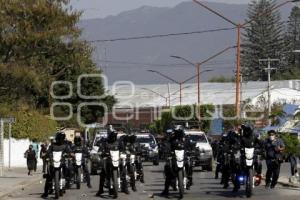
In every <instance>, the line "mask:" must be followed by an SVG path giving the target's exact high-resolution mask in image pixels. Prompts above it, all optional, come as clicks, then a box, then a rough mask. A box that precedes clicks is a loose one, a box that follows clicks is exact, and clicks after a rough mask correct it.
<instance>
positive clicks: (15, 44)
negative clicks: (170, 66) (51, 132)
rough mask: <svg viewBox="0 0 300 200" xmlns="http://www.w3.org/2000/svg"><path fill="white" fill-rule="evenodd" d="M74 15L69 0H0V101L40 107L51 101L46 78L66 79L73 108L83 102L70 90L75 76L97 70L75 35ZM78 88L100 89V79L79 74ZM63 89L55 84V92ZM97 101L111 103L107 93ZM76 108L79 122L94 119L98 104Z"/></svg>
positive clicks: (76, 14)
mask: <svg viewBox="0 0 300 200" xmlns="http://www.w3.org/2000/svg"><path fill="white" fill-rule="evenodd" d="M80 15H81V12H77V11H73V10H72V9H71V8H70V6H69V0H23V1H12V0H9V1H7V0H0V85H1V88H2V89H0V102H17V103H21V104H27V105H29V106H30V107H32V108H33V109H44V110H45V109H48V108H49V107H50V106H51V103H52V101H54V100H52V99H51V96H50V93H49V88H50V86H51V84H52V82H53V81H69V82H71V83H72V85H73V86H74V87H73V89H74V90H73V94H74V95H72V97H71V98H70V99H67V100H65V101H67V102H69V103H71V104H72V105H73V108H74V112H76V111H77V105H78V104H79V103H81V102H85V100H84V99H81V98H80V97H79V96H78V95H77V94H76V93H77V92H76V91H77V78H78V76H79V75H81V74H95V73H96V74H101V71H100V70H99V69H97V67H96V65H95V63H94V62H93V61H92V52H93V49H92V47H91V46H90V45H89V44H88V43H87V42H85V41H83V40H82V39H81V38H80V34H81V31H80V30H79V29H78V28H77V23H78V21H79V18H80ZM81 90H82V91H84V94H85V95H87V96H90V95H98V96H99V95H102V94H105V92H106V91H104V88H103V84H102V80H100V79H85V80H82V87H81ZM68 92H69V91H68V88H67V87H64V86H60V87H59V89H57V90H55V94H56V95H63V94H67V93H68ZM55 101H56V100H55ZM89 101H90V100H89ZM97 101H99V102H104V103H106V104H107V105H108V107H109V108H110V107H111V106H112V105H113V104H114V103H115V99H114V98H113V97H112V96H106V97H104V98H103V99H100V100H97ZM61 111H62V112H64V111H65V110H64V109H63V108H61ZM82 113H83V118H84V120H83V121H84V122H87V123H90V122H95V121H96V120H97V119H98V118H99V117H101V115H103V108H99V107H96V106H89V107H85V108H84V109H83V111H82Z"/></svg>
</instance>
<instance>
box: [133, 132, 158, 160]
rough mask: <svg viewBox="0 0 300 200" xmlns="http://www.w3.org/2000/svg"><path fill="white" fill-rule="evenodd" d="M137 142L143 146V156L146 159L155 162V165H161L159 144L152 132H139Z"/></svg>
mask: <svg viewBox="0 0 300 200" xmlns="http://www.w3.org/2000/svg"><path fill="white" fill-rule="evenodd" d="M136 136H137V139H136V140H137V142H138V143H139V144H140V145H141V147H142V152H143V154H142V157H143V159H144V160H145V161H151V162H153V165H159V156H158V155H159V154H158V145H157V142H156V140H155V137H154V136H153V135H152V134H147V133H138V134H136Z"/></svg>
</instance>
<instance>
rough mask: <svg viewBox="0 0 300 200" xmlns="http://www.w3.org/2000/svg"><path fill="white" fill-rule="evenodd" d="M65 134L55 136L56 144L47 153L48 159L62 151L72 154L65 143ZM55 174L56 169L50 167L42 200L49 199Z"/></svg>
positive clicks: (64, 171)
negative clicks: (43, 199)
mask: <svg viewBox="0 0 300 200" xmlns="http://www.w3.org/2000/svg"><path fill="white" fill-rule="evenodd" d="M65 138H66V136H65V134H64V133H62V132H58V133H57V134H56V136H55V142H53V143H52V144H51V145H50V146H49V148H48V150H47V153H46V157H47V158H50V157H51V155H52V153H53V152H54V151H62V152H63V154H70V149H69V147H68V145H66V143H65ZM53 172H54V168H53V166H49V167H48V170H47V174H45V178H46V181H45V187H44V193H43V194H42V198H47V197H48V194H49V190H51V188H52V179H53V176H54V175H53ZM63 173H66V170H65V169H64V170H63Z"/></svg>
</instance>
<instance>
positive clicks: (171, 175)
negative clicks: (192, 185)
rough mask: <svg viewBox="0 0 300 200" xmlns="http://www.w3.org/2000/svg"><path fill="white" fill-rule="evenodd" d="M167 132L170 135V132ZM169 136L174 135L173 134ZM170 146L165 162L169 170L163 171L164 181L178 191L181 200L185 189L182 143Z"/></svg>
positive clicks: (174, 143)
mask: <svg viewBox="0 0 300 200" xmlns="http://www.w3.org/2000/svg"><path fill="white" fill-rule="evenodd" d="M168 132H169V133H171V132H170V130H169V131H168ZM171 134H174V132H173V133H171ZM171 137H172V136H171ZM171 146H172V147H171V148H172V150H171V152H170V154H169V156H168V158H167V161H166V166H169V170H167V171H166V170H165V175H166V179H170V180H166V181H168V182H170V184H171V185H172V186H173V188H174V189H175V190H178V192H179V198H180V199H181V198H183V195H184V190H185V189H186V188H187V178H186V171H185V150H184V149H185V147H184V142H182V141H176V142H173V143H172V144H171ZM167 173H168V174H167ZM165 189H166V188H165Z"/></svg>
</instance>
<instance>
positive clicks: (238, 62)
mask: <svg viewBox="0 0 300 200" xmlns="http://www.w3.org/2000/svg"><path fill="white" fill-rule="evenodd" d="M193 1H194V2H195V3H197V4H198V5H200V6H201V7H203V8H205V9H206V10H209V11H210V12H212V13H214V14H215V15H217V16H219V17H221V18H222V19H224V20H225V21H227V22H228V23H230V24H232V25H233V26H234V27H236V30H237V42H236V43H237V53H236V55H237V56H236V73H237V75H236V100H235V109H236V115H237V116H240V105H239V104H240V73H241V29H242V28H243V27H245V26H246V25H247V24H249V23H251V22H252V21H254V20H255V19H257V18H258V17H260V16H262V15H265V14H266V13H262V14H261V15H257V16H256V17H255V18H252V19H251V20H249V21H245V22H243V23H236V22H233V21H232V20H230V19H229V18H227V17H225V16H224V15H222V14H221V13H220V12H218V11H215V10H213V9H212V8H210V7H208V6H207V5H205V4H204V3H201V2H199V1H198V0H193ZM296 2H300V0H288V1H285V2H283V3H281V4H279V5H277V6H275V7H274V8H272V9H271V10H270V11H268V12H272V11H274V10H276V9H278V8H280V7H282V6H284V5H286V4H288V3H296Z"/></svg>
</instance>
